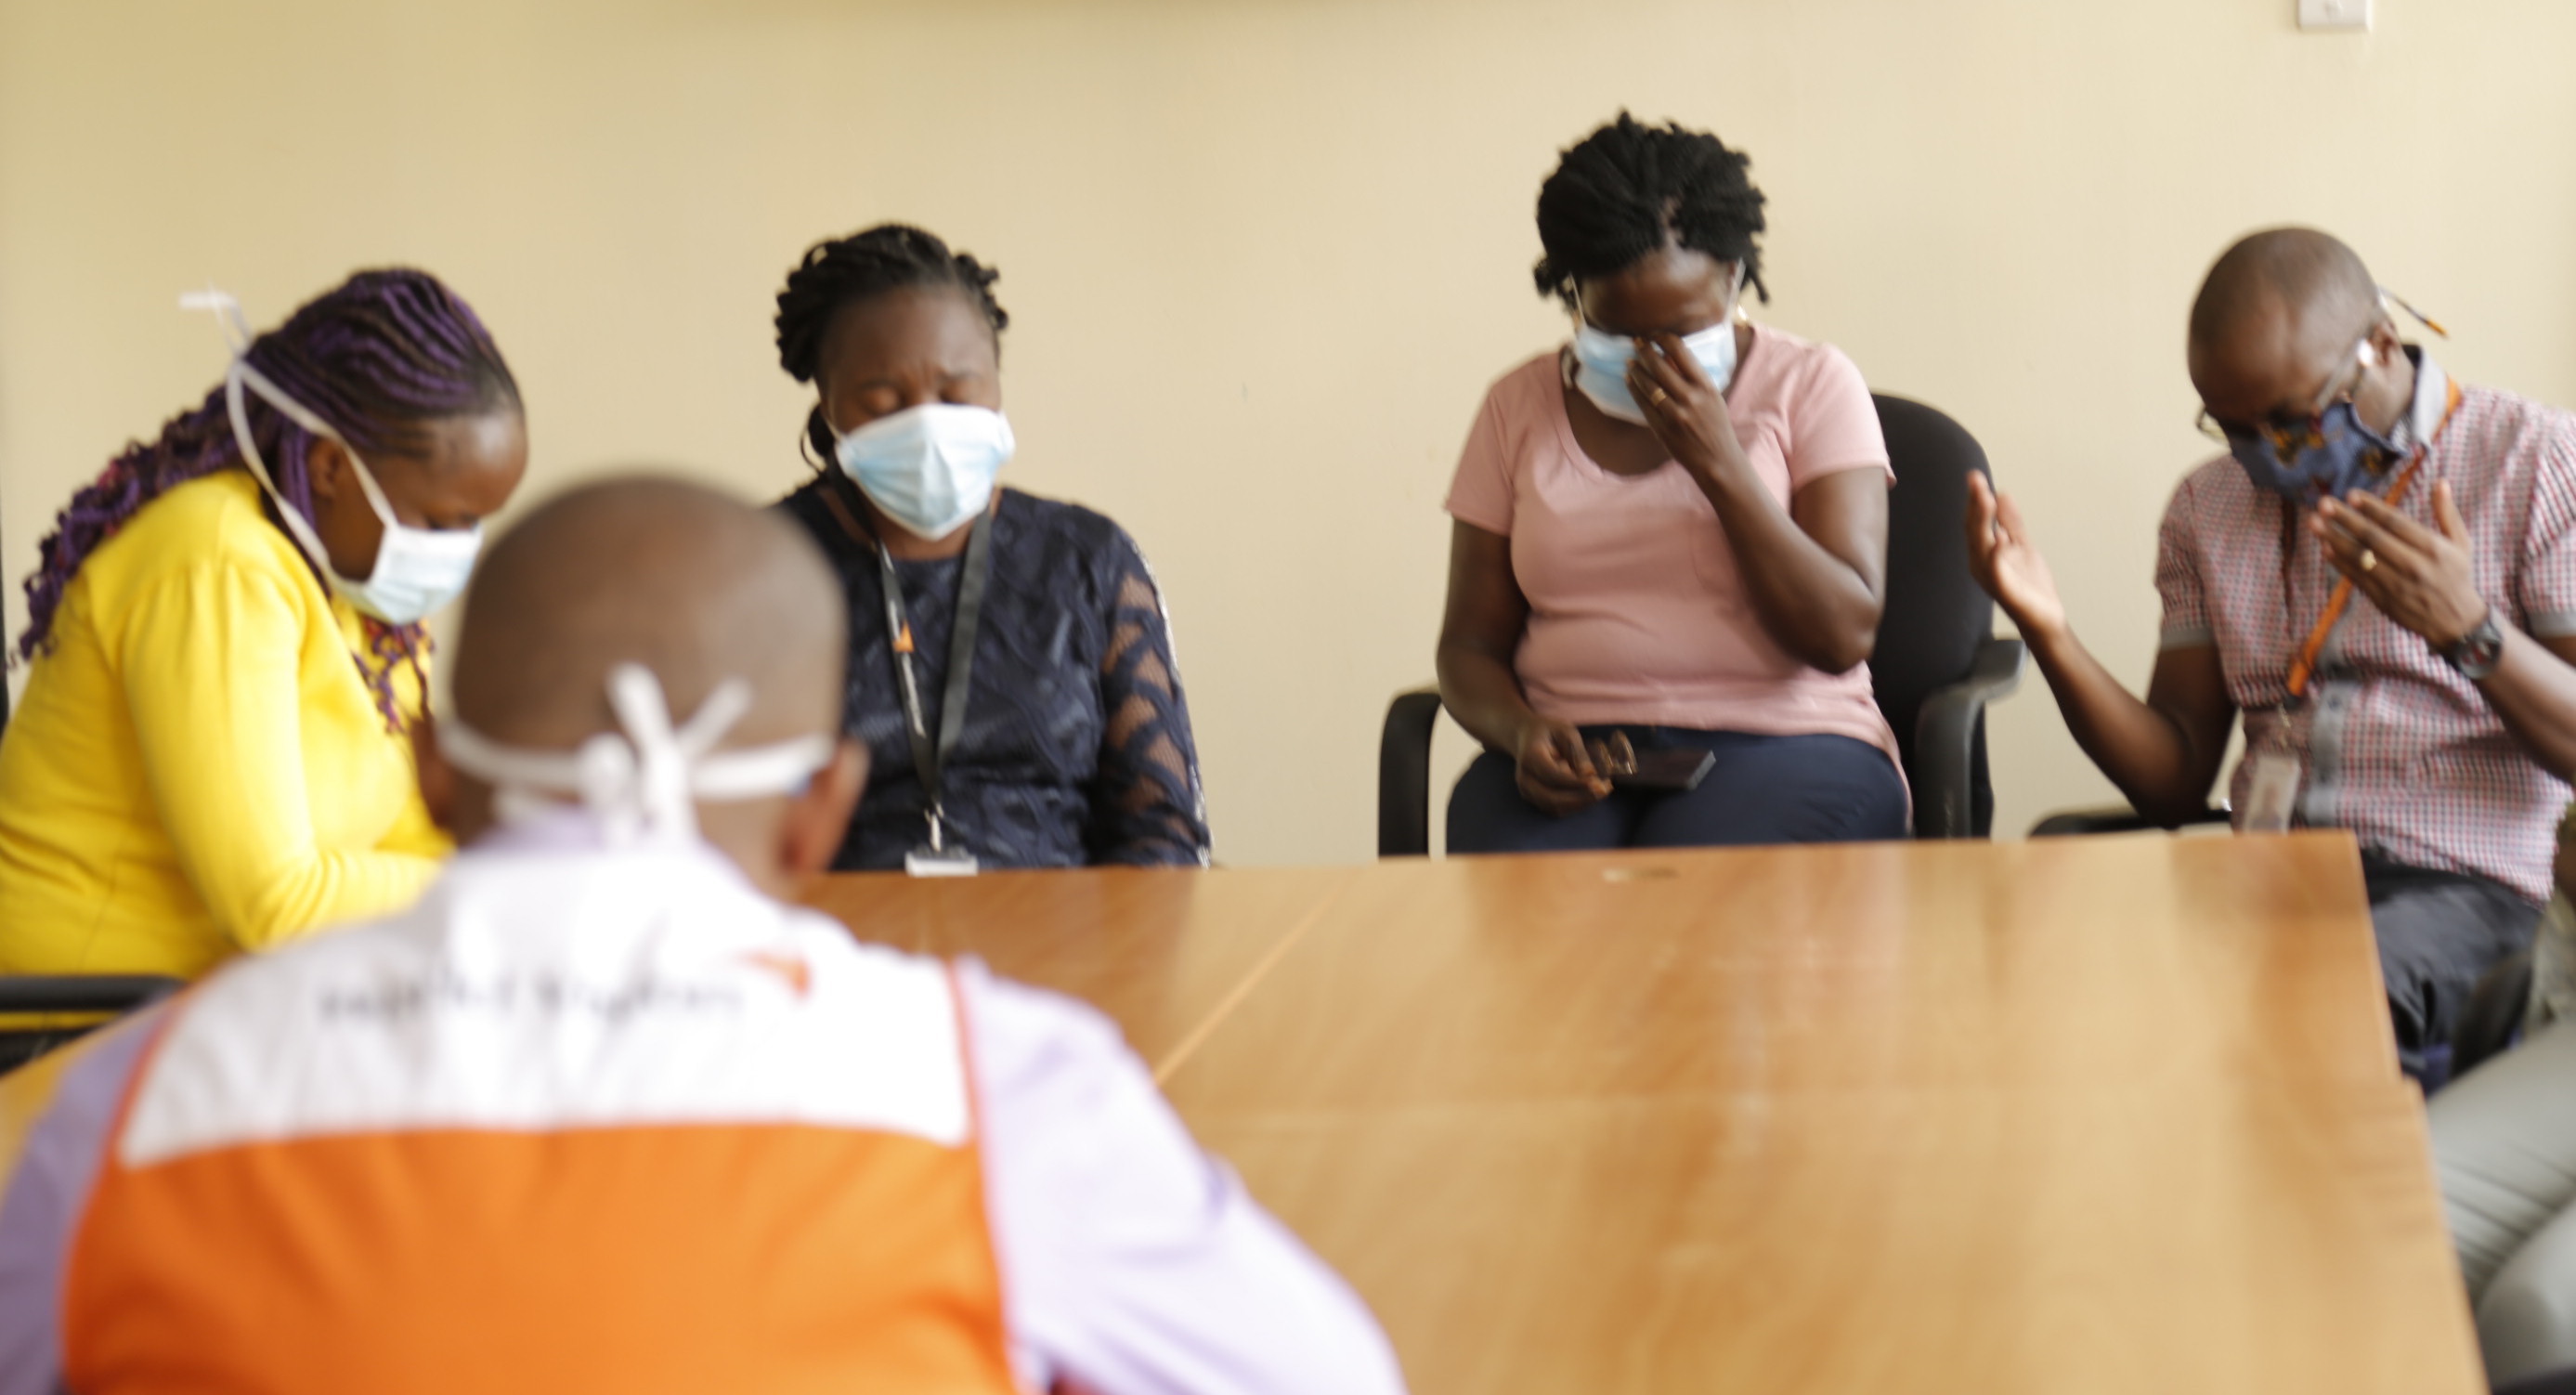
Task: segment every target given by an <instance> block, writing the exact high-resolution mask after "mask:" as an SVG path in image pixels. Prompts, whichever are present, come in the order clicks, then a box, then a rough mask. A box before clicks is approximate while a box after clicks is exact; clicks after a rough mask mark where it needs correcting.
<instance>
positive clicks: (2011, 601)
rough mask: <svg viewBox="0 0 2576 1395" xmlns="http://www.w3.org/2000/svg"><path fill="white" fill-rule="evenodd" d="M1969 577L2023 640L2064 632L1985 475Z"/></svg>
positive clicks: (1978, 478)
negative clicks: (2007, 616) (2002, 610)
mask: <svg viewBox="0 0 2576 1395" xmlns="http://www.w3.org/2000/svg"><path fill="white" fill-rule="evenodd" d="M1968 571H1969V574H1970V575H1972V576H1974V577H1976V579H1977V584H1978V585H1979V586H1982V587H1984V588H1985V591H1986V594H1987V595H1989V596H1992V597H1994V598H1995V604H1997V605H2000V606H2002V607H2003V608H2004V613H2005V614H2006V615H2009V616H2011V617H2012V622H2013V624H2014V625H2015V626H2017V627H2019V628H2020V630H2021V632H2022V633H2023V634H2024V635H2025V636H2035V635H2038V634H2042V633H2046V632H2051V631H2056V630H2062V629H2064V628H2066V605H2065V603H2064V602H2063V601H2060V600H2059V599H2058V598H2057V578H2056V577H2054V576H2052V575H2050V574H2049V570H2048V559H2047V558H2045V557H2042V556H2040V555H2039V549H2038V548H2037V547H2034V546H2032V544H2031V541H2030V535H2029V533H2028V532H2026V531H2025V530H2024V529H2023V527H2022V521H2021V510H2020V509H2019V508H2017V507H2015V506H2014V504H2013V501H2012V498H2011V496H2010V495H2005V494H1998V493H1996V492H1995V488H1994V486H1993V485H1992V484H1990V483H1988V482H1987V480H1986V477H1985V476H1984V475H1981V474H1972V475H1970V476H1968ZM2471 623H2475V622H2474V621H2472V622H2471Z"/></svg>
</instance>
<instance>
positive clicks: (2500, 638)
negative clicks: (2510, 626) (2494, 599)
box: [2441, 606, 2504, 683]
mask: <svg viewBox="0 0 2576 1395" xmlns="http://www.w3.org/2000/svg"><path fill="white" fill-rule="evenodd" d="M2441 655H2442V661H2443V662H2444V663H2447V664H2449V665H2450V666H2451V667H2453V668H2455V669H2458V670H2459V672H2460V676H2461V677H2462V678H2465V679H2468V680H2469V681H2470V682H2472V683H2474V682H2476V681H2478V680H2479V679H2481V678H2484V677H2486V676H2487V675H2488V674H2490V673H2493V672H2495V671H2496V665H2497V664H2498V663H2500V662H2502V661H2503V659H2504V631H2502V630H2499V629H2497V628H2496V622H2495V609H2494V607H2492V606H2490V607H2489V608H2488V609H2487V613H2486V614H2485V615H2484V616H2482V617H2480V618H2479V620H2478V623H2477V627H2476V628H2475V629H2472V630H2470V631H2469V632H2468V633H2467V634H2464V635H2462V636H2460V638H2459V640H2458V642H2456V643H2454V644H2452V645H2451V646H2450V647H2449V648H2447V649H2444V650H2442V651H2441Z"/></svg>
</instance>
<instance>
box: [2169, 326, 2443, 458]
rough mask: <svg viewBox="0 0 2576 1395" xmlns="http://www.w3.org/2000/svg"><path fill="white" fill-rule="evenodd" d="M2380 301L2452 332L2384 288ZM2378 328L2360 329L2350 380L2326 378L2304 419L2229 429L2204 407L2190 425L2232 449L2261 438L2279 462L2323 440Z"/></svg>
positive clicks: (2356, 381)
mask: <svg viewBox="0 0 2576 1395" xmlns="http://www.w3.org/2000/svg"><path fill="white" fill-rule="evenodd" d="M2379 298H2380V300H2381V301H2382V302H2383V309H2384V308H2385V306H2386V305H2394V306H2396V307H2397V308H2398V309H2400V310H2403V311H2405V312H2406V313H2407V314H2408V315H2411V316H2413V317H2414V319H2415V322H2416V323H2418V324H2420V325H2422V326H2424V327H2425V328H2426V329H2429V330H2431V331H2433V332H2434V333H2435V334H2438V335H2440V336H2442V337H2443V338H2445V339H2448V338H2450V337H2451V332H2450V331H2449V330H2447V329H2444V328H2442V326H2441V324H2440V322H2439V321H2436V320H2435V319H2433V318H2432V317H2431V316H2429V315H2427V314H2425V313H2424V312H2423V311H2421V310H2418V309H2416V308H2415V307H2414V306H2412V305H2409V304H2407V303H2406V300H2405V297H2403V296H2400V295H2398V294H2397V293H2396V292H2394V291H2392V290H2390V289H2388V288H2387V287H2386V286H2382V287H2380V288H2379ZM2378 328H2379V326H2378V325H2377V324H2373V325H2371V326H2370V328H2369V329H2365V330H2363V331H2362V332H2361V333H2360V335H2359V336H2358V337H2356V338H2355V339H2354V340H2353V341H2352V345H2351V347H2349V348H2347V349H2345V350H2344V357H2345V358H2346V359H2349V360H2351V361H2352V379H2351V381H2349V382H2344V383H2342V385H2341V386H2337V383H2338V381H2339V378H2340V375H2338V376H2337V377H2334V378H2328V379H2327V380H2326V385H2325V388H2324V390H2323V391H2321V392H2319V393H2318V394H2317V400H2316V401H2315V402H2313V403H2310V404H2309V406H2308V412H2307V416H2306V418H2305V419H2304V420H2303V419H2300V418H2296V417H2288V418H2284V417H2274V418H2273V419H2271V420H2270V421H2266V422H2262V423H2259V424H2257V425H2254V426H2229V425H2228V424H2227V423H2225V422H2223V421H2220V420H2219V419H2218V418H2216V417H2213V416H2211V415H2210V414H2209V409H2208V408H2207V407H2203V408H2201V409H2200V415H2198V416H2197V417H2194V418H2193V419H2192V424H2193V425H2194V426H2197V427H2199V428H2200V434H2201V435H2203V436H2207V437H2208V438H2209V439H2211V440H2213V441H2216V442H2218V443H2219V444H2221V445H2226V446H2233V445H2234V444H2235V443H2236V442H2237V441H2238V440H2239V439H2241V438H2244V437H2262V438H2264V439H2267V440H2269V441H2270V442H2271V443H2272V446H2273V449H2275V450H2277V451H2280V452H2281V453H2282V454H2281V458H2282V459H2284V460H2287V459H2289V458H2290V457H2291V456H2292V455H2295V454H2296V453H2297V452H2299V451H2300V450H2303V449H2305V448H2306V447H2308V446H2311V445H2314V444H2317V443H2318V442H2320V441H2322V440H2323V439H2324V434H2325V417H2326V409H2327V408H2329V407H2332V406H2333V405H2334V404H2335V403H2336V402H2337V401H2340V400H2341V399H2343V398H2345V397H2347V396H2350V395H2351V394H2352V393H2353V391H2354V390H2356V389H2358V388H2359V387H2360V386H2361V375H2362V372H2363V365H2362V364H2361V362H2360V360H2359V355H2360V352H2361V346H2362V345H2363V344H2365V343H2367V342H2369V340H2370V336H2371V334H2372V333H2373V332H2374V331H2376V330H2377V329H2378Z"/></svg>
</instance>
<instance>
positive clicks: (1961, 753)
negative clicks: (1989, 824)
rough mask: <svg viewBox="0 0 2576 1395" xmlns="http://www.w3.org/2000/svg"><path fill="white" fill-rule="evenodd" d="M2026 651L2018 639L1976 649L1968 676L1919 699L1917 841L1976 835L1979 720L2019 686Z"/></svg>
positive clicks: (1916, 729) (1916, 724)
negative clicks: (1974, 766) (1975, 761)
mask: <svg viewBox="0 0 2576 1395" xmlns="http://www.w3.org/2000/svg"><path fill="white" fill-rule="evenodd" d="M2029 653H2030V651H2029V650H2028V649H2027V648H2025V647H2024V646H2023V644H2022V642H2021V641H2020V640H2017V639H1990V640H1987V641H1986V642H1985V643H1984V644H1981V645H1979V646H1978V647H1977V659H1976V662H1975V663H1974V664H1973V665H1971V666H1970V667H1969V670H1968V676H1967V677H1965V678H1962V679H1960V680H1959V681H1958V682H1956V683H1953V684H1951V685H1949V686H1948V687H1946V688H1936V689H1934V690H1933V691H1932V693H1931V695H1930V696H1928V697H1926V698H1924V699H1923V706H1922V708H1921V709H1920V710H1919V711H1918V712H1917V713H1916V714H1915V718H1914V772H1915V776H1916V784H1915V789H1914V832H1915V836H1916V837H1918V838H1970V837H1974V836H1975V835H1976V828H1975V820H1976V813H1975V810H1974V808H1973V807H1972V803H1973V790H1974V784H1975V782H1974V780H1973V778H1972V777H1973V776H1974V774H1975V772H1974V771H1973V770H1972V769H1971V768H1970V761H1971V759H1972V757H1973V755H1974V751H1975V746H1976V736H1977V719H1978V718H1979V717H1981V716H1983V715H1984V714H1985V710H1986V704H1988V703H1990V702H1996V701H1999V700H2001V699H2003V698H2005V697H2008V696H2010V695H2011V693H2012V691H2013V689H2015V688H2018V687H2020V686H2021V670H2022V663H2023V661H2024V660H2025V659H2026V658H2027V657H2028V656H2029Z"/></svg>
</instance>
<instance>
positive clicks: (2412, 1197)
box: [831, 834, 2483, 1395]
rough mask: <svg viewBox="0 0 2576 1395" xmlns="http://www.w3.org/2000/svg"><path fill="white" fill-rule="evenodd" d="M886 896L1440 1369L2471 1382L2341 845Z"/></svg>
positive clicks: (2413, 1103) (1004, 888) (1466, 1380)
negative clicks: (1098, 1017) (1134, 1095)
mask: <svg viewBox="0 0 2576 1395" xmlns="http://www.w3.org/2000/svg"><path fill="white" fill-rule="evenodd" d="M866 880H867V881H869V882H875V881H879V880H881V879H866ZM1175 884H1178V885H1175ZM894 885H895V886H897V887H899V888H901V890H900V891H897V892H893V893H888V894H886V896H885V899H886V901H887V902H888V904H887V905H884V906H880V907H879V908H878V914H877V915H875V916H872V917H862V919H863V920H871V921H873V922H874V923H873V924H869V925H866V926H863V931H864V933H867V934H869V935H870V936H871V937H872V938H885V939H890V940H892V941H894V942H898V943H913V944H920V945H923V946H926V947H934V948H957V947H970V946H971V947H973V948H975V949H977V951H978V952H980V953H983V954H984V955H985V956H986V957H987V958H988V959H990V960H991V961H992V962H993V963H994V964H995V966H996V967H997V968H999V969H1001V970H1002V971H1003V972H1007V973H1014V974H1018V975H1021V976H1026V977H1031V978H1034V979H1036V980H1037V981H1040V982H1046V983H1050V984H1052V985H1054V986H1059V987H1064V988H1066V989H1068V990H1069V991H1073V992H1077V993H1080V994H1082V995H1083V996H1085V997H1088V998H1091V999H1092V1000H1093V1001H1095V1002H1098V1003H1100V1004H1102V1005H1103V1006H1104V1007H1105V1008H1106V1009H1107V1010H1108V1011H1110V1012H1111V1013H1112V1015H1114V1016H1116V1017H1118V1018H1119V1020H1120V1021H1121V1022H1123V1023H1125V1024H1126V1025H1127V1027H1128V1030H1129V1032H1130V1034H1131V1036H1133V1037H1134V1038H1135V1039H1136V1040H1137V1041H1138V1043H1139V1049H1140V1050H1142V1051H1144V1052H1145V1053H1146V1054H1147V1056H1148V1057H1149V1059H1153V1060H1155V1061H1156V1062H1157V1063H1158V1065H1160V1066H1161V1067H1162V1068H1163V1069H1162V1073H1163V1074H1164V1075H1165V1076H1166V1077H1167V1081H1166V1084H1167V1088H1168V1089H1169V1091H1170V1092H1171V1095H1172V1098H1173V1099H1174V1101H1175V1102H1176V1103H1177V1104H1178V1105H1179V1106H1180V1108H1181V1110H1182V1112H1183V1114H1184V1115H1185V1116H1186V1117H1187V1118H1188V1119H1189V1120H1190V1122H1191V1124H1192V1126H1193V1128H1195V1129H1196V1130H1197V1131H1198V1133H1199V1135H1200V1137H1201V1138H1202V1140H1204V1141H1205V1142H1206V1143H1207V1144H1208V1145H1209V1146H1210V1147H1211V1148H1214V1149H1215V1150H1217V1151H1218V1152H1220V1153H1223V1154H1224V1155H1226V1156H1227V1157H1228V1158H1229V1159H1231V1160H1232V1161H1233V1162H1234V1163H1235V1164H1236V1166H1238V1167H1239V1168H1240V1169H1241V1170H1242V1171H1243V1174H1244V1176H1245V1178H1246V1179H1247V1181H1248V1182H1249V1183H1250V1184H1251V1186H1252V1189H1253V1191H1254V1192H1255V1193H1256V1194H1257V1195H1259V1196H1260V1197H1261V1198H1262V1199H1263V1200H1264V1202H1265V1203H1267V1204H1268V1205H1269V1206H1271V1208H1272V1209H1273V1210H1275V1211H1276V1212H1277V1213H1278V1214H1279V1215H1280V1216H1281V1217H1282V1218H1283V1219H1285V1220H1287V1221H1288V1222H1289V1223H1290V1224H1291V1225H1293V1226H1294V1227H1296V1229H1297V1230H1298V1231H1299V1232H1300V1233H1301V1234H1302V1235H1304V1236H1305V1237H1306V1238H1307V1240H1308V1241H1309V1242H1310V1243H1312V1244H1313V1245H1314V1246H1315V1248H1316V1249H1317V1250H1318V1251H1319V1252H1320V1253H1322V1254H1323V1255H1324V1256H1325V1257H1326V1258H1327V1259H1329V1260H1330V1261H1332V1262H1333V1263H1334V1264H1335V1265H1336V1266H1337V1267H1338V1268H1340V1269H1341V1270H1342V1272H1343V1273H1345V1274H1346V1275H1348V1276H1349V1277H1350V1279H1351V1281H1352V1282H1353V1283H1354V1284H1355V1285H1356V1286H1357V1287H1358V1288H1359V1290H1360V1291H1361V1292H1362V1293H1363V1294H1364V1295H1365V1296H1366V1297H1367V1298H1368V1299H1369V1301H1370V1303H1371V1305H1372V1306H1373V1307H1374V1308H1375V1309H1376V1310H1377V1312H1378V1315H1379V1316H1380V1318H1381V1319H1382V1320H1383V1321H1384V1322H1385V1323H1386V1325H1387V1329H1388V1331H1389V1333H1390V1334H1391V1335H1392V1336H1393V1338H1394V1340H1395V1343H1396V1346H1397V1349H1398V1351H1399V1352H1400V1353H1401V1354H1402V1356H1403V1358H1404V1362H1405V1367H1406V1370H1407V1373H1408V1375H1409V1376H1410V1377H1411V1379H1412V1381H1413V1383H1414V1386H1415V1388H1416V1389H1417V1390H1419V1391H1423V1392H1448V1391H1461V1392H1464V1391H1475V1392H1488V1391H1533V1392H1535V1391H1550V1392H1555V1391H1587V1392H1589V1391H1639V1392H1643V1391H1681V1390H1689V1391H1702V1390H1723V1391H1761V1392H1774V1391H1781V1392H1785V1391H1801V1392H1803V1391H1871V1392H1901V1391H1924V1392H1933V1391H1940V1392H1958V1391H1977V1392H1999V1391H2023V1390H2028V1391H2052V1392H2058V1391H2122V1392H2126V1391H2138V1392H2158V1393H2159V1395H2163V1393H2165V1392H2181V1391H2189V1392H2222V1391H2246V1392H2256V1391H2260V1392H2266V1395H2279V1393H2280V1392H2290V1391H2332V1392H2337V1395H2359V1392H2369V1391H2390V1392H2399V1391H2403V1392H2409V1395H2413V1392H2445V1391H2448V1392H2462V1395H2466V1392H2471V1391H2475V1390H2479V1389H2482V1388H2483V1387H2482V1385H2481V1382H2480V1376H2479V1372H2478V1366H2477V1358H2476V1355H2475V1349H2474V1342H2473V1339H2472V1337H2471V1334H2470V1327H2469V1322H2468V1315H2467V1311H2466V1307H2465V1303H2464V1300H2463V1299H2462V1297H2461V1295H2460V1289H2459V1282H2458V1279H2457V1277H2456V1275H2455V1273H2454V1272H2453V1270H2452V1267H2451V1260H2450V1251H2449V1244H2448V1241H2447V1240H2446V1238H2445V1235H2444V1231H2443V1227H2442V1221H2441V1216H2440V1212H2439V1208H2438V1204H2437V1202H2436V1199H2435V1195H2434V1191H2433V1182H2432V1175H2431V1169H2430V1164H2429V1161H2428V1156H2427V1152H2426V1147H2425V1137H2424V1129H2423V1120H2422V1111H2421V1106H2420V1104H2419V1103H2418V1101H2417V1100H2416V1098H2415V1095H2414V1092H2413V1090H2412V1088H2411V1087H2410V1086H2408V1085H2406V1084H2405V1083H2404V1082H2403V1080H2402V1079H2401V1078H2400V1077H2399V1076H2398V1074H2397V1070H2396V1059H2395V1051H2394V1045H2393V1042H2392V1040H2391V1038H2390V1035H2389V1030H2388V1025H2387V1018H2386V1013H2385V1010H2384V1007H2383V1005H2382V1002H2381V997H2380V989H2379V983H2378V976H2377V968H2376V962H2375V959H2374V957H2373V955H2372V953H2371V948H2370V939H2369V922H2368V919H2367V912H2366V908H2365V906H2364V904H2363V901H2362V896H2361V884H2360V874H2359V867H2358V861H2357V858H2356V856H2355V854H2354V852H2353V849H2352V845H2351V843H2350V841H2349V840H2348V839H2346V838H2344V837H2343V836H2341V835H2330V834H2316V835H2298V836H2292V837H2285V838H2268V839H2227V838H2212V839H2174V838H2167V837H2163V836H2161V835H2158V836H2149V837H2141V838H2093V839H2064V840H2050V841H2045V842H2034V843H2027V844H2003V845H1987V844H1964V843H1959V844H1924V845H1877V846H1861V847H1844V848H1814V849H1779V850H1760V851H1742V852H1716V851H1712V852H1693V853H1619V854H1603V855H1583V856H1553V857H1536V858H1496V859H1457V860H1450V861H1438V862H1434V861H1408V862H1400V863H1383V864H1379V865H1377V866H1374V867H1366V868H1353V869H1344V870H1341V871H1311V872H1251V871H1246V872H1215V873H1201V874H1189V873H1168V874H1166V873H1135V872H1126V873H1109V872H1103V873H1071V874H1066V873H1059V874H1040V875H1037V876H1023V877H1009V878H998V877H997V878H988V879H984V880H982V881H979V882H976V883H972V884H965V883H949V884H944V885H936V886H933V885H925V884H906V883H900V882H895V883H894ZM843 888H847V889H846V890H844V889H843ZM860 895H861V892H860V890H859V888H858V887H857V886H854V885H852V884H851V883H847V882H844V883H840V884H837V885H836V887H835V889H834V891H833V893H832V897H833V899H832V902H831V904H833V905H834V906H835V907H836V908H837V907H843V906H846V905H848V904H850V903H851V898H856V897H859V896H860ZM988 911H989V915H988V914H987V912H988ZM898 922H899V923H901V924H907V925H915V926H922V925H928V926H931V927H932V928H933V931H935V933H925V932H917V931H893V932H891V933H890V932H889V928H888V927H889V924H891V923H898ZM968 923H972V924H974V925H975V926H976V927H977V928H976V929H975V930H973V931H972V932H968V931H966V930H964V929H962V928H961V927H962V926H963V925H965V924H968ZM908 937H909V938H908Z"/></svg>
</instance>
